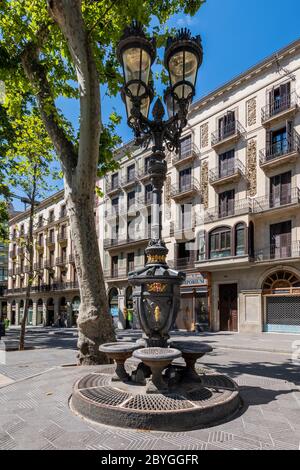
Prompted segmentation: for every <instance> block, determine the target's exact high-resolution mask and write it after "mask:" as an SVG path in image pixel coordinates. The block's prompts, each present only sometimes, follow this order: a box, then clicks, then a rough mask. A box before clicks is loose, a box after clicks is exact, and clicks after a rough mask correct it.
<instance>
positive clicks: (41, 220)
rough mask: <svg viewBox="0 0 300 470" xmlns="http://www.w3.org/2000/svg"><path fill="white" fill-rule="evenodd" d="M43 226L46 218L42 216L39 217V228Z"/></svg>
mask: <svg viewBox="0 0 300 470" xmlns="http://www.w3.org/2000/svg"><path fill="white" fill-rule="evenodd" d="M49 219H50V216H49ZM49 222H51V221H50V220H49ZM43 224H44V218H43V216H42V215H39V220H38V226H39V227H42V226H43Z"/></svg>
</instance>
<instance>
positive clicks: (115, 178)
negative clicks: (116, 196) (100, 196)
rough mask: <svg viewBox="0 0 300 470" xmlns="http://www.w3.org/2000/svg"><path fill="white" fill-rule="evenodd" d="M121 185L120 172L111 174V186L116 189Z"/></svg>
mask: <svg viewBox="0 0 300 470" xmlns="http://www.w3.org/2000/svg"><path fill="white" fill-rule="evenodd" d="M118 186H119V175H118V173H114V174H113V175H111V187H112V189H116V188H117V187H118Z"/></svg>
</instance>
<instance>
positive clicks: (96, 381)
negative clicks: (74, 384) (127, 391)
mask: <svg viewBox="0 0 300 470" xmlns="http://www.w3.org/2000/svg"><path fill="white" fill-rule="evenodd" d="M109 382H110V378H109V376H107V375H102V374H88V375H86V376H85V377H83V378H82V379H81V380H80V381H79V383H78V389H79V390H81V389H82V388H92V387H102V386H103V385H108V384H109Z"/></svg>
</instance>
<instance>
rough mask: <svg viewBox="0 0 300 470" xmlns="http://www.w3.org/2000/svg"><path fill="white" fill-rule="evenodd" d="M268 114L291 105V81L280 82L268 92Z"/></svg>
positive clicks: (278, 111)
mask: <svg viewBox="0 0 300 470" xmlns="http://www.w3.org/2000/svg"><path fill="white" fill-rule="evenodd" d="M269 101H270V115H271V116H272V115H274V114H276V113H280V112H281V111H284V110H286V109H289V107H290V105H291V83H290V82H287V83H282V84H281V85H280V86H278V87H274V88H273V89H272V90H271V91H270V93H269Z"/></svg>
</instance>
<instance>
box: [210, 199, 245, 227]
mask: <svg viewBox="0 0 300 470" xmlns="http://www.w3.org/2000/svg"><path fill="white" fill-rule="evenodd" d="M251 211H252V206H251V202H250V200H249V199H248V198H246V199H240V200H237V201H233V202H230V203H228V204H227V205H225V206H222V207H220V206H216V207H213V208H211V209H207V210H206V211H205V212H204V222H207V223H208V222H214V221H215V220H219V219H223V218H226V217H233V216H236V215H242V214H247V213H249V212H251Z"/></svg>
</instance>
